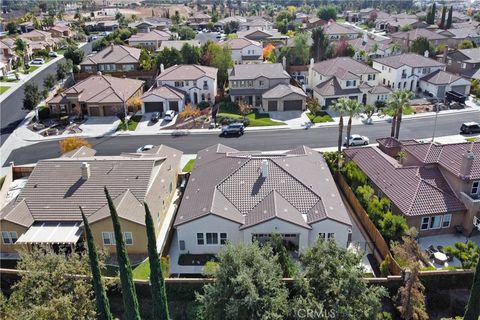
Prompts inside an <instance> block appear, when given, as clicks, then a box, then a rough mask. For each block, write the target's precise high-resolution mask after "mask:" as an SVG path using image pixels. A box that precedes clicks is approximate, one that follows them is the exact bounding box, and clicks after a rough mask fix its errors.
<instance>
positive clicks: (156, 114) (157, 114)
mask: <svg viewBox="0 0 480 320" xmlns="http://www.w3.org/2000/svg"><path fill="white" fill-rule="evenodd" d="M160 117H161V115H160V112H154V113H152V116H151V118H150V121H152V122H153V123H155V122H158V120H160Z"/></svg>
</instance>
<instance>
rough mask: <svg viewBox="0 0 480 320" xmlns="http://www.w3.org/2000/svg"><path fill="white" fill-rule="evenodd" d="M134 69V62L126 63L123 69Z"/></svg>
mask: <svg viewBox="0 0 480 320" xmlns="http://www.w3.org/2000/svg"><path fill="white" fill-rule="evenodd" d="M134 69H135V68H134V66H133V64H124V65H123V66H122V70H123V71H132V70H134Z"/></svg>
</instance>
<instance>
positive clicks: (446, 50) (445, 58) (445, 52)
mask: <svg viewBox="0 0 480 320" xmlns="http://www.w3.org/2000/svg"><path fill="white" fill-rule="evenodd" d="M447 54H448V46H445V50H444V51H443V58H442V62H443V63H447Z"/></svg>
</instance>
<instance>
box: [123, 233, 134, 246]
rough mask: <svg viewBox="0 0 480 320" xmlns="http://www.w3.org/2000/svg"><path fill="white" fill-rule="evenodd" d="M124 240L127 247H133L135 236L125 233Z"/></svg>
mask: <svg viewBox="0 0 480 320" xmlns="http://www.w3.org/2000/svg"><path fill="white" fill-rule="evenodd" d="M123 240H125V244H126V245H127V246H131V245H133V234H132V233H131V232H124V233H123Z"/></svg>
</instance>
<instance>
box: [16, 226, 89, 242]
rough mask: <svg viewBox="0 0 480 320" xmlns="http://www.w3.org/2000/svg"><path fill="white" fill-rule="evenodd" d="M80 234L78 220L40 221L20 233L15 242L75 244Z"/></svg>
mask: <svg viewBox="0 0 480 320" xmlns="http://www.w3.org/2000/svg"><path fill="white" fill-rule="evenodd" d="M81 235H82V230H80V222H40V223H36V224H34V225H32V226H31V227H30V228H29V229H28V230H27V232H25V233H24V234H22V235H21V236H20V238H18V240H17V242H16V244H22V243H23V244H28V243H47V244H75V243H77V241H78V239H79V238H80V236H81Z"/></svg>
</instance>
